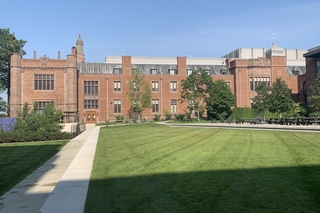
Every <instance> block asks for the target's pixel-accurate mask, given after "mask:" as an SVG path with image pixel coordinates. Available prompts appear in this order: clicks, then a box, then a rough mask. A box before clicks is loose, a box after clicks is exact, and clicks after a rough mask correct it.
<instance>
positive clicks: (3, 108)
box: [0, 97, 8, 112]
mask: <svg viewBox="0 0 320 213" xmlns="http://www.w3.org/2000/svg"><path fill="white" fill-rule="evenodd" d="M7 110H8V108H7V102H5V101H4V100H3V98H2V97H0V112H7Z"/></svg>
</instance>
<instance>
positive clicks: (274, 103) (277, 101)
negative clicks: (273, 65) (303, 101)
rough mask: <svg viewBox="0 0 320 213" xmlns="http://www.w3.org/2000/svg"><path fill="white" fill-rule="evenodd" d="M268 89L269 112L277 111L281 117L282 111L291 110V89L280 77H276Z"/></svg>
mask: <svg viewBox="0 0 320 213" xmlns="http://www.w3.org/2000/svg"><path fill="white" fill-rule="evenodd" d="M270 91H271V94H270V96H269V99H268V103H269V111H270V112H273V113H278V115H280V117H281V116H282V113H285V112H289V111H291V110H292V108H293V103H294V102H293V100H292V98H291V90H290V89H289V88H288V85H287V84H286V83H285V82H284V81H283V80H282V79H280V78H277V79H276V81H275V82H273V84H272V87H271V90H270Z"/></svg>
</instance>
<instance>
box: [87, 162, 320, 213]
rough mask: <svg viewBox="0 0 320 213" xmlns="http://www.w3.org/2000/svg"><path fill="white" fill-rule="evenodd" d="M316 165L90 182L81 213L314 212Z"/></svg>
mask: <svg viewBox="0 0 320 213" xmlns="http://www.w3.org/2000/svg"><path fill="white" fill-rule="evenodd" d="M319 200H320V166H299V167H282V168H257V169H241V170H224V171H203V172H190V173H174V174H154V175H141V176H134V177H118V178H110V179H104V180H91V181H90V185H89V191H88V195H87V201H86V206H85V212H86V213H89V212H139V213H141V212H319V211H320V202H319Z"/></svg>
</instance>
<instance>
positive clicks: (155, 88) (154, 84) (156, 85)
mask: <svg viewBox="0 0 320 213" xmlns="http://www.w3.org/2000/svg"><path fill="white" fill-rule="evenodd" d="M152 91H159V82H158V81H152Z"/></svg>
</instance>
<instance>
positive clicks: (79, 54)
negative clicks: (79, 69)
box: [76, 34, 85, 63]
mask: <svg viewBox="0 0 320 213" xmlns="http://www.w3.org/2000/svg"><path fill="white" fill-rule="evenodd" d="M76 48H77V62H78V63H82V62H84V61H85V58H84V50H83V41H82V39H81V36H80V34H79V38H78V39H77V42H76Z"/></svg>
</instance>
